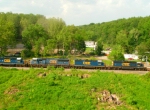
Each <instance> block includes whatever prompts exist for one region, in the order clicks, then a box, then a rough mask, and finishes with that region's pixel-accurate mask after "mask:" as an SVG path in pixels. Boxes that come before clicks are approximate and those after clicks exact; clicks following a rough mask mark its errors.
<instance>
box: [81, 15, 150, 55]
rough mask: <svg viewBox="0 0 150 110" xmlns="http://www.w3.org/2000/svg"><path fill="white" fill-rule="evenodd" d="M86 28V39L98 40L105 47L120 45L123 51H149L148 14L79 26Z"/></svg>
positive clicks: (149, 20)
mask: <svg viewBox="0 0 150 110" xmlns="http://www.w3.org/2000/svg"><path fill="white" fill-rule="evenodd" d="M79 27H80V29H83V30H86V34H87V39H88V40H95V41H98V40H100V41H101V43H102V44H103V45H104V46H105V47H106V48H108V47H115V46H116V45H120V46H121V47H122V48H123V50H124V53H133V52H135V50H137V51H138V54H141V55H145V54H146V53H148V52H150V48H149V47H150V16H147V17H132V18H128V19H118V20H114V21H110V22H103V23H97V24H94V23H91V24H89V25H83V26H79Z"/></svg>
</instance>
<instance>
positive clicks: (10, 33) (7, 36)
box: [0, 15, 16, 56]
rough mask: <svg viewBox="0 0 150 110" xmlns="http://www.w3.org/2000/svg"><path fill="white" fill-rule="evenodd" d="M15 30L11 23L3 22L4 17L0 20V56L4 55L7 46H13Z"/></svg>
mask: <svg viewBox="0 0 150 110" xmlns="http://www.w3.org/2000/svg"><path fill="white" fill-rule="evenodd" d="M15 41H16V40H15V28H14V24H13V23H12V22H9V21H8V22H7V21H6V20H5V15H4V16H3V18H0V56H3V55H5V54H6V50H7V47H8V46H14V44H15Z"/></svg>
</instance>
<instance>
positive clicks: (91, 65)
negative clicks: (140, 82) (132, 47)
mask: <svg viewBox="0 0 150 110" xmlns="http://www.w3.org/2000/svg"><path fill="white" fill-rule="evenodd" d="M0 66H16V67H18V66H22V67H47V66H53V67H63V68H77V69H102V70H141V71H146V70H147V68H146V67H144V65H143V64H142V63H140V62H135V61H113V62H112V65H111V66H106V65H105V63H104V62H103V61H102V60H84V59H74V60H70V59H59V58H32V59H31V60H30V61H29V62H28V61H26V60H23V59H22V58H16V57H3V58H0Z"/></svg>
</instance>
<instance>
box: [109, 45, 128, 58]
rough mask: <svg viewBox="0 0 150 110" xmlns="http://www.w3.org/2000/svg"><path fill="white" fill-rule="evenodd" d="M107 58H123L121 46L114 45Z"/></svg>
mask: <svg viewBox="0 0 150 110" xmlns="http://www.w3.org/2000/svg"><path fill="white" fill-rule="evenodd" d="M108 58H109V59H111V60H125V58H124V55H123V49H122V47H121V46H116V47H115V48H113V50H112V51H111V53H110V54H109V56H108Z"/></svg>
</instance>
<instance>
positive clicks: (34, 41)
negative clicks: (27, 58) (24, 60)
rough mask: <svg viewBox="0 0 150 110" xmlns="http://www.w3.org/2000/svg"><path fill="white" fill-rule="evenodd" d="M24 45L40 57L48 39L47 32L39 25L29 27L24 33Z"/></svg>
mask: <svg viewBox="0 0 150 110" xmlns="http://www.w3.org/2000/svg"><path fill="white" fill-rule="evenodd" d="M22 36H23V43H24V45H25V47H26V48H27V49H28V50H30V51H31V50H32V49H33V50H34V52H35V54H36V55H38V54H39V53H40V52H41V51H42V47H44V46H45V44H46V43H45V41H46V39H47V38H48V34H47V32H46V31H45V30H44V28H43V27H42V26H40V25H38V24H35V25H33V24H31V25H29V26H28V27H27V28H26V29H25V30H24V31H23V33H22Z"/></svg>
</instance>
